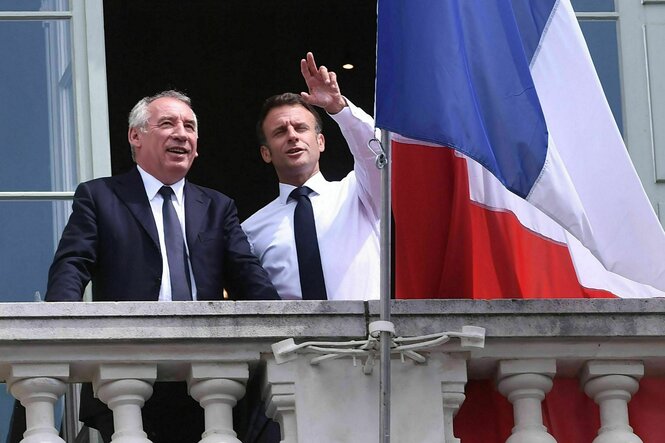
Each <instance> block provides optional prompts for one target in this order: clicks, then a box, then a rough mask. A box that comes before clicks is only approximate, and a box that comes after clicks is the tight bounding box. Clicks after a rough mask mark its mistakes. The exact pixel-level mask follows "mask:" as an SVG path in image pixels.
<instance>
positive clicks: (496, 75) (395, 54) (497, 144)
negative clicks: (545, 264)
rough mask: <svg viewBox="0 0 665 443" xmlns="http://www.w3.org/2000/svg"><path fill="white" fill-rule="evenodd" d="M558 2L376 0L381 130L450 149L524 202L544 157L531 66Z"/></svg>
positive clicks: (544, 135) (542, 126)
mask: <svg viewBox="0 0 665 443" xmlns="http://www.w3.org/2000/svg"><path fill="white" fill-rule="evenodd" d="M555 2H556V0H532V1H528V0H512V1H511V0H493V1H487V0H445V1H441V0H428V1H427V0H419V1H417V2H415V1H413V2H411V1H410V2H406V1H403V0H379V8H378V11H379V12H378V49H377V79H376V121H377V126H379V127H380V128H383V129H387V130H389V131H392V132H396V133H399V134H401V135H403V136H405V137H409V138H413V139H416V140H421V141H425V142H430V143H436V144H441V145H445V146H450V147H452V148H454V149H456V150H458V151H460V152H462V153H464V154H466V155H468V156H469V157H471V158H473V159H475V160H476V161H478V162H479V163H480V164H482V165H483V166H484V167H485V168H487V169H488V170H489V171H490V172H492V174H494V175H495V176H496V177H497V178H498V179H499V180H500V181H501V182H502V183H503V184H504V186H506V187H507V188H508V189H509V190H511V191H512V192H514V193H516V194H518V195H520V196H522V197H526V196H527V195H528V193H529V191H530V190H531V187H532V186H533V184H534V183H535V181H536V179H537V178H538V176H539V174H540V171H541V169H542V167H543V164H544V162H545V156H546V154H547V127H546V125H545V119H544V117H543V112H542V110H541V108H540V103H539V101H538V96H537V93H536V90H535V88H534V85H533V80H532V78H531V73H530V71H529V63H530V59H531V57H532V56H533V55H534V53H535V51H536V48H537V47H538V43H539V41H540V35H541V33H542V31H543V29H544V27H545V26H546V24H547V19H548V17H549V15H550V13H551V11H552V8H553V6H554V4H555Z"/></svg>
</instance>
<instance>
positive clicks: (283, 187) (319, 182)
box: [279, 171, 328, 205]
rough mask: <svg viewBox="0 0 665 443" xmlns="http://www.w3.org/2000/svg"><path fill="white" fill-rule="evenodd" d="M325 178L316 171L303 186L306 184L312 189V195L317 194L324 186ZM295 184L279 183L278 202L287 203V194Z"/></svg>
mask: <svg viewBox="0 0 665 443" xmlns="http://www.w3.org/2000/svg"><path fill="white" fill-rule="evenodd" d="M326 183H328V182H327V181H326V179H325V178H324V177H323V174H321V172H320V171H319V172H317V173H316V174H314V175H313V176H311V177H310V178H309V180H307V181H306V182H305V183H304V184H303V186H307V187H308V188H309V189H311V190H312V191H314V195H319V194H321V192H322V191H323V188H324V187H325V186H326ZM295 188H297V186H293V185H287V184H286V183H280V184H279V202H280V203H281V204H283V205H285V204H286V203H288V201H289V195H290V194H291V191H293V190H294V189H295Z"/></svg>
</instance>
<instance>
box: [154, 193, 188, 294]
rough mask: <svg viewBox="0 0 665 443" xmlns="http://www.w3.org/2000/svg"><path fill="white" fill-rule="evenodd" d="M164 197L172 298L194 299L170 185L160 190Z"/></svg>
mask: <svg viewBox="0 0 665 443" xmlns="http://www.w3.org/2000/svg"><path fill="white" fill-rule="evenodd" d="M159 193H160V195H161V196H162V198H164V203H163V204H162V216H163V217H164V243H166V256H167V258H168V260H169V273H170V274H171V300H174V301H184V300H191V299H192V289H191V284H190V277H189V266H188V265H187V249H186V248H185V239H184V238H183V236H182V228H181V227H180V221H178V214H176V212H175V208H174V207H173V202H172V201H171V195H173V189H171V187H170V186H162V188H161V189H160V190H159Z"/></svg>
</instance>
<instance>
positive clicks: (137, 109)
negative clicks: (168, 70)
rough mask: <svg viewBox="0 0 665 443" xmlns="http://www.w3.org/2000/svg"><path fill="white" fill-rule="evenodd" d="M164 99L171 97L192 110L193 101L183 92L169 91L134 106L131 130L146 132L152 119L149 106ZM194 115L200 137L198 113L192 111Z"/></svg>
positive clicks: (130, 123)
mask: <svg viewBox="0 0 665 443" xmlns="http://www.w3.org/2000/svg"><path fill="white" fill-rule="evenodd" d="M164 97H170V98H174V99H176V100H180V101H181V102H183V103H185V104H186V105H187V106H189V107H190V108H191V107H192V100H191V99H190V98H189V97H187V96H186V95H185V94H183V93H182V92H180V91H176V90H174V89H169V90H168V91H162V92H159V93H157V94H155V95H151V96H149V97H143V98H142V99H141V100H139V101H138V103H136V104H135V105H134V107H133V108H132V110H131V111H130V112H129V119H128V123H129V128H130V129H131V128H136V129H138V130H140V131H143V132H145V131H146V128H147V126H148V120H149V119H150V111H149V110H148V105H150V103H152V102H154V101H155V100H157V99H160V98H164ZM192 114H193V115H194V123H195V124H196V134H197V136H198V133H199V123H198V120H197V118H196V113H195V112H194V110H193V109H192ZM130 146H131V150H132V160H134V161H136V160H135V158H134V146H132V145H130Z"/></svg>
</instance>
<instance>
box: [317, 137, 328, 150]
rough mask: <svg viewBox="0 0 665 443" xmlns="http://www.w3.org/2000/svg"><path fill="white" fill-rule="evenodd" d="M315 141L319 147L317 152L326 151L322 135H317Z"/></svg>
mask: <svg viewBox="0 0 665 443" xmlns="http://www.w3.org/2000/svg"><path fill="white" fill-rule="evenodd" d="M316 141H317V143H318V145H319V152H323V151H325V150H326V138H325V137H324V136H323V134H318V135H317V136H316Z"/></svg>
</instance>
